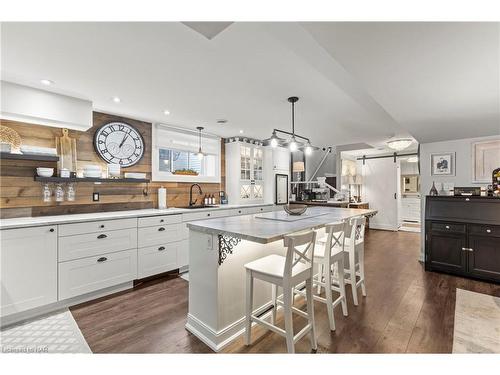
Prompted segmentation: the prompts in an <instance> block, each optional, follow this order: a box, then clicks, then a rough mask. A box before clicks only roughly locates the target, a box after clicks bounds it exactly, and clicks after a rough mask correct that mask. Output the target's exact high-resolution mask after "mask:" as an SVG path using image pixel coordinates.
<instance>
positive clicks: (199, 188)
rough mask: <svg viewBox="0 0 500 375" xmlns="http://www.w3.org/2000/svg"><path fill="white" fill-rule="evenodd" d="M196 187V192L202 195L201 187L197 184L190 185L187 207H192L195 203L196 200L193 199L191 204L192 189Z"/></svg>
mask: <svg viewBox="0 0 500 375" xmlns="http://www.w3.org/2000/svg"><path fill="white" fill-rule="evenodd" d="M195 186H197V187H198V191H199V193H200V195H201V194H203V190H201V186H200V185H198V184H192V185H191V187H190V188H189V207H191V206H194V205H195V204H196V201H197V200H198V199H195V200H194V202H193V187H195Z"/></svg>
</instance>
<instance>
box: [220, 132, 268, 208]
mask: <svg viewBox="0 0 500 375" xmlns="http://www.w3.org/2000/svg"><path fill="white" fill-rule="evenodd" d="M235 169H236V171H235ZM226 174H227V175H226V189H227V193H228V196H229V201H230V203H232V204H241V203H258V202H261V201H263V199H264V181H263V179H264V150H263V148H262V146H259V145H255V144H251V143H247V142H230V143H226ZM235 195H236V196H235Z"/></svg>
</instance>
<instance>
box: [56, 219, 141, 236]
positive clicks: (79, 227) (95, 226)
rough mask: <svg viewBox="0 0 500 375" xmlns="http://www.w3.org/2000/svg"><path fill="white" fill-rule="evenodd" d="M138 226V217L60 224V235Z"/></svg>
mask: <svg viewBox="0 0 500 375" xmlns="http://www.w3.org/2000/svg"><path fill="white" fill-rule="evenodd" d="M126 228H137V218H132V219H119V220H99V221H89V222H86V223H76V224H62V225H59V237H62V236H74V235H76V234H85V233H100V232H107V231H110V230H116V229H126Z"/></svg>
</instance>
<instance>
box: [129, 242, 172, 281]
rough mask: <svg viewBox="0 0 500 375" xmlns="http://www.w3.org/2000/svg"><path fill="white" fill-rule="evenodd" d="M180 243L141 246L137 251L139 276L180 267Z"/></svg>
mask: <svg viewBox="0 0 500 375" xmlns="http://www.w3.org/2000/svg"><path fill="white" fill-rule="evenodd" d="M180 243H181V242H174V243H166V244H163V245H156V246H149V247H143V248H140V249H139V250H138V252H137V277H139V278H143V277H148V276H152V275H157V274H159V273H162V272H167V271H171V270H174V269H176V268H178V266H177V252H178V249H179V244H180Z"/></svg>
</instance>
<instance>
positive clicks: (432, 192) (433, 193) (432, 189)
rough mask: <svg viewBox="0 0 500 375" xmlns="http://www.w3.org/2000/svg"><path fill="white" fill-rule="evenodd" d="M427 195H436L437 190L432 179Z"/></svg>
mask: <svg viewBox="0 0 500 375" xmlns="http://www.w3.org/2000/svg"><path fill="white" fill-rule="evenodd" d="M429 195H432V196H436V195H438V191H437V189H436V185H434V181H432V187H431V191H430V192H429Z"/></svg>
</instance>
